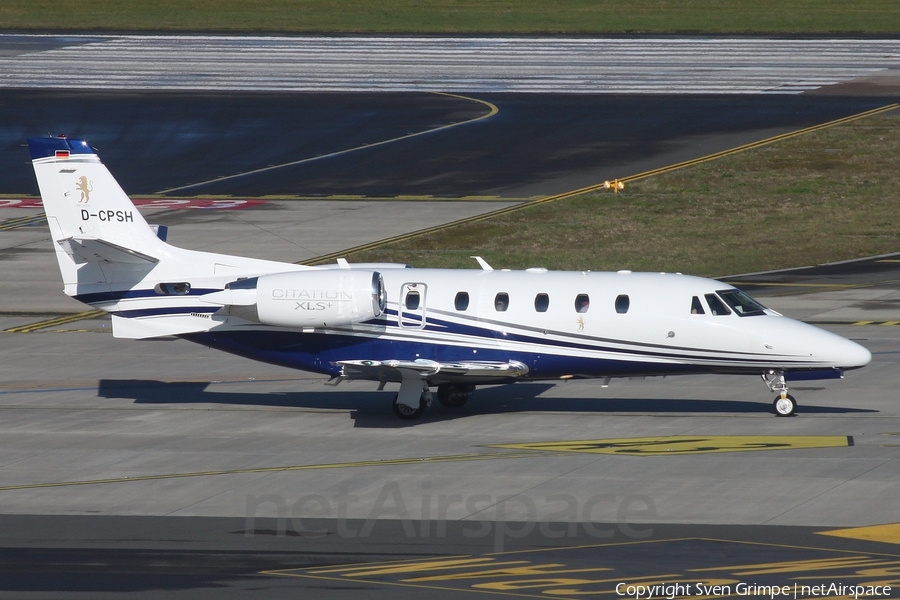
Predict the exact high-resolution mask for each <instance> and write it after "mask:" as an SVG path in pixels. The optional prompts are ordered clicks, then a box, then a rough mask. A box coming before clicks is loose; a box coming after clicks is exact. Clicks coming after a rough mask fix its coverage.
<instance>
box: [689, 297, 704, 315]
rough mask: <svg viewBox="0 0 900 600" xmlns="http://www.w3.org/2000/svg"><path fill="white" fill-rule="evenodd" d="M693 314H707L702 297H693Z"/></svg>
mask: <svg viewBox="0 0 900 600" xmlns="http://www.w3.org/2000/svg"><path fill="white" fill-rule="evenodd" d="M691 314H692V315H705V314H706V311H705V310H703V304H702V303H701V302H700V298H698V297H697V296H694V297H693V298H691Z"/></svg>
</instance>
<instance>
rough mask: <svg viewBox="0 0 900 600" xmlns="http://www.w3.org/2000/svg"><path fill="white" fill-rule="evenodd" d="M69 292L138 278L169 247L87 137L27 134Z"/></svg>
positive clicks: (82, 290)
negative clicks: (148, 222)
mask: <svg viewBox="0 0 900 600" xmlns="http://www.w3.org/2000/svg"><path fill="white" fill-rule="evenodd" d="M28 147H29V150H30V151H31V160H32V165H33V166H34V173H35V176H36V177H37V182H38V187H39V188H40V191H41V198H42V200H43V203H44V211H45V212H46V214H47V221H48V222H49V224H50V232H51V234H52V236H53V242H54V246H55V250H56V256H57V261H58V262H59V267H60V272H61V273H62V276H63V281H64V283H65V285H66V293H67V294H69V295H70V296H75V295H77V294H79V293H84V292H87V291H91V288H96V286H98V285H100V286H102V285H109V284H113V283H117V282H121V283H128V282H133V281H135V280H138V279H140V278H141V277H142V276H143V275H144V274H146V272H147V271H148V270H149V269H152V268H153V266H154V265H155V264H156V263H157V262H159V260H160V257H161V256H163V255H164V254H165V253H166V248H167V245H166V244H165V243H164V242H163V241H162V240H161V239H159V237H157V235H156V233H155V232H154V231H153V229H152V228H151V227H150V226H149V225H148V224H147V222H146V221H145V220H144V217H143V216H141V213H139V212H138V211H137V209H136V208H135V206H134V204H133V203H132V202H131V200H130V199H129V198H128V196H127V195H126V194H125V192H124V191H123V190H122V188H121V187H120V186H119V184H118V182H116V180H115V179H114V178H113V176H112V174H111V173H110V172H109V170H108V169H107V168H106V166H105V165H104V164H103V163H102V162H100V158H99V157H98V156H97V153H96V151H95V150H94V149H93V148H92V147H91V146H90V145H89V144H88V143H87V142H85V141H83V140H75V139H72V140H70V139H66V138H64V137H57V138H53V137H47V138H29V139H28Z"/></svg>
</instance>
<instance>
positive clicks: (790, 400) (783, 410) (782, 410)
mask: <svg viewBox="0 0 900 600" xmlns="http://www.w3.org/2000/svg"><path fill="white" fill-rule="evenodd" d="M772 406H773V407H774V408H775V414H776V415H778V416H779V417H793V416H794V411H796V410H797V401H796V400H794V397H793V396H791V395H790V394H787V395H786V396H785V397H784V398H782V397H781V395H778V396H777V397H776V398H775V402H774V403H773V404H772Z"/></svg>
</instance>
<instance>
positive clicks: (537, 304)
mask: <svg viewBox="0 0 900 600" xmlns="http://www.w3.org/2000/svg"><path fill="white" fill-rule="evenodd" d="M549 307H550V296H548V295H547V294H538V295H537V296H535V297H534V310H536V311H538V312H547V309H548V308H549Z"/></svg>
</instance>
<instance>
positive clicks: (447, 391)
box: [437, 383, 475, 408]
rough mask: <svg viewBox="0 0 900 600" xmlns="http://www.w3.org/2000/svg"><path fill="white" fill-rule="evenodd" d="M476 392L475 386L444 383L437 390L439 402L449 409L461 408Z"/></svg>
mask: <svg viewBox="0 0 900 600" xmlns="http://www.w3.org/2000/svg"><path fill="white" fill-rule="evenodd" d="M474 391H475V386H474V385H458V384H452V383H444V384H441V385H439V386H438V389H437V397H438V402H440V403H441V404H443V405H444V406H446V407H447V408H459V407H460V406H462V405H464V404H465V403H466V402H468V401H469V398H471V397H472V393H473V392H474Z"/></svg>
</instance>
